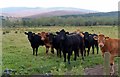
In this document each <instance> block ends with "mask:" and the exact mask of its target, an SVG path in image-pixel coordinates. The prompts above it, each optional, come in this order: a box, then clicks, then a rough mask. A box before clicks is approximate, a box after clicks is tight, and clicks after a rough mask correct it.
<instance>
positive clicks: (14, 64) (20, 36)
mask: <svg viewBox="0 0 120 77" xmlns="http://www.w3.org/2000/svg"><path fill="white" fill-rule="evenodd" d="M63 28H64V29H65V30H66V31H69V32H73V31H76V30H77V29H80V31H83V32H85V31H88V32H90V33H97V34H98V33H103V34H105V35H106V36H109V37H111V38H118V27H117V26H91V27H90V26H88V27H83V26H82V27H72V26H67V27H60V26H50V27H39V28H38V27H35V28H4V29H3V32H5V34H3V35H2V38H3V39H2V71H4V70H5V69H6V68H8V69H13V70H15V71H16V72H15V75H35V74H36V75H39V74H46V75H48V74H53V75H84V69H85V68H88V67H94V66H95V65H103V58H102V56H101V52H100V49H99V54H97V52H96V49H95V54H94V55H93V54H92V52H91V51H90V55H89V56H86V57H85V61H82V60H81V56H80V57H78V58H77V60H76V61H74V60H73V55H72V56H71V64H70V65H69V64H68V63H67V62H66V63H64V62H63V55H62V58H59V57H57V55H56V53H55V54H52V53H51V52H50V51H49V52H48V55H47V54H46V53H45V47H44V46H43V47H42V46H41V47H39V50H38V56H33V55H32V48H31V46H30V43H29V41H28V38H27V36H26V35H25V34H24V32H25V31H32V32H35V33H38V32H42V31H46V32H53V33H55V32H56V31H59V30H61V29H63ZM115 62H116V63H117V58H116V61H115Z"/></svg>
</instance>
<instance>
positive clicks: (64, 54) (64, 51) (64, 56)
mask: <svg viewBox="0 0 120 77" xmlns="http://www.w3.org/2000/svg"><path fill="white" fill-rule="evenodd" d="M63 55H64V62H66V53H65V51H63Z"/></svg>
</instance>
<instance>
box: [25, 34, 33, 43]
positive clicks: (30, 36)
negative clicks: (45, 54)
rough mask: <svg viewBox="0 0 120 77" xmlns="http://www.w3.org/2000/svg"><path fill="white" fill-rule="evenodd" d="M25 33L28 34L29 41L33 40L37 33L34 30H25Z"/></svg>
mask: <svg viewBox="0 0 120 77" xmlns="http://www.w3.org/2000/svg"><path fill="white" fill-rule="evenodd" d="M25 34H26V35H27V36H28V40H29V41H32V38H33V36H34V35H35V33H32V32H28V33H27V32H25Z"/></svg>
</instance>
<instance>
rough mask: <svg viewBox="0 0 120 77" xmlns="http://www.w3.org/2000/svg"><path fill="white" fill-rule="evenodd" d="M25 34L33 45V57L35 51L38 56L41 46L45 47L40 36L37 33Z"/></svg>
mask: <svg viewBox="0 0 120 77" xmlns="http://www.w3.org/2000/svg"><path fill="white" fill-rule="evenodd" d="M25 34H26V35H27V36H28V40H29V42H30V44H31V47H32V49H33V55H34V53H35V50H36V56H37V52H38V47H39V46H40V45H42V46H43V45H44V42H43V41H42V40H41V38H40V36H38V35H37V34H35V33H32V32H28V33H27V32H25Z"/></svg>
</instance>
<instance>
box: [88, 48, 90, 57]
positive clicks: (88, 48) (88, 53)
mask: <svg viewBox="0 0 120 77" xmlns="http://www.w3.org/2000/svg"><path fill="white" fill-rule="evenodd" d="M89 52H90V47H88V51H87V56H89Z"/></svg>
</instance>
